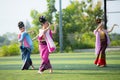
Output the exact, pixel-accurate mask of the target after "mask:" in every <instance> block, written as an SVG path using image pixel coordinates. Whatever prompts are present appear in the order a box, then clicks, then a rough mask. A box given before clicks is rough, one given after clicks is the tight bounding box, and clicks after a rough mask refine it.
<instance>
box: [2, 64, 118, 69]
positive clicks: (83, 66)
mask: <svg viewBox="0 0 120 80" xmlns="http://www.w3.org/2000/svg"><path fill="white" fill-rule="evenodd" d="M34 66H35V70H38V69H39V65H38V64H34ZM52 66H53V69H54V70H120V64H109V65H108V66H107V67H103V68H100V67H97V66H95V65H94V64H52ZM20 69H21V65H17V64H12V65H11V64H7V65H0V70H20ZM30 70H31V69H30Z"/></svg>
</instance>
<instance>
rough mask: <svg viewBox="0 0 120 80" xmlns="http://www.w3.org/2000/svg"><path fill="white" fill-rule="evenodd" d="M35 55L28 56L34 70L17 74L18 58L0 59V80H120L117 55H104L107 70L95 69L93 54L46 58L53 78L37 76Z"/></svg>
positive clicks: (119, 54)
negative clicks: (51, 67)
mask: <svg viewBox="0 0 120 80" xmlns="http://www.w3.org/2000/svg"><path fill="white" fill-rule="evenodd" d="M39 57H40V56H39V54H37V55H31V58H32V60H33V64H34V66H35V68H36V69H35V70H31V69H30V70H25V71H22V70H20V68H21V65H22V61H21V57H20V56H11V57H0V80H120V52H119V51H114V52H113V51H112V52H107V64H108V65H107V67H104V68H99V67H96V66H95V65H94V64H93V62H94V59H95V55H94V53H93V52H83V53H61V54H58V53H54V54H51V55H50V60H51V64H52V66H53V69H54V72H53V74H49V73H48V71H45V72H44V73H43V74H42V75H41V74H38V73H37V71H38V68H39V65H40V58H39Z"/></svg>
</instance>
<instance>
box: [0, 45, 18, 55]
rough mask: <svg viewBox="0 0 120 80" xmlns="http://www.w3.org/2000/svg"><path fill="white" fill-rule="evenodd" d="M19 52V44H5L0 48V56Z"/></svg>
mask: <svg viewBox="0 0 120 80" xmlns="http://www.w3.org/2000/svg"><path fill="white" fill-rule="evenodd" d="M18 54H20V50H19V46H18V44H11V45H9V46H6V45H5V46H2V47H1V48H0V56H12V55H18Z"/></svg>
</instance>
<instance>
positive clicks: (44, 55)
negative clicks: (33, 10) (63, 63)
mask: <svg viewBox="0 0 120 80" xmlns="http://www.w3.org/2000/svg"><path fill="white" fill-rule="evenodd" d="M39 21H40V22H41V23H42V29H39V34H38V35H37V36H36V37H35V38H33V40H34V39H36V38H38V41H39V52H40V56H41V60H42V63H41V65H40V67H39V71H38V73H40V74H41V73H42V72H43V71H44V70H48V69H49V70H50V71H49V72H50V73H52V65H51V63H50V59H49V54H50V53H52V52H54V51H55V49H56V46H55V44H54V42H53V39H52V34H55V33H56V26H54V31H52V30H50V24H49V23H48V21H47V20H46V19H45V17H44V16H41V17H40V18H39Z"/></svg>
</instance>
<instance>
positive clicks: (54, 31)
mask: <svg viewBox="0 0 120 80" xmlns="http://www.w3.org/2000/svg"><path fill="white" fill-rule="evenodd" d="M56 26H57V24H54V30H53V31H52V33H53V34H55V33H56V29H57V27H56Z"/></svg>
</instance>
